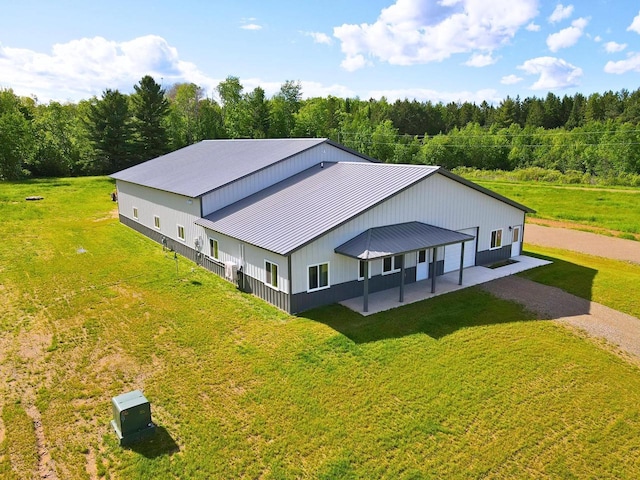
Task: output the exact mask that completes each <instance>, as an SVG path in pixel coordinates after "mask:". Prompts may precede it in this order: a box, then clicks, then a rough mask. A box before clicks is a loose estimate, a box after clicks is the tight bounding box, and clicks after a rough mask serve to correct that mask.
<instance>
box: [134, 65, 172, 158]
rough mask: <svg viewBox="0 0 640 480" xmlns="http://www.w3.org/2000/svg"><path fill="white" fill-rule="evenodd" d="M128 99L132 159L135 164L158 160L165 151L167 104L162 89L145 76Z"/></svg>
mask: <svg viewBox="0 0 640 480" xmlns="http://www.w3.org/2000/svg"><path fill="white" fill-rule="evenodd" d="M133 88H134V90H135V93H134V94H133V95H132V96H131V104H132V113H133V129H134V132H135V145H134V146H135V155H136V157H137V158H138V161H146V160H149V159H151V158H155V157H158V156H160V155H162V154H164V153H166V152H167V151H168V150H169V140H168V135H167V127H166V119H167V116H168V114H169V102H168V100H167V99H166V98H165V95H164V94H165V92H164V90H163V89H162V87H161V86H160V85H159V84H157V83H156V81H155V80H154V79H153V77H151V76H149V75H145V76H144V77H142V79H141V80H140V82H139V83H138V84H137V85H134V87H133Z"/></svg>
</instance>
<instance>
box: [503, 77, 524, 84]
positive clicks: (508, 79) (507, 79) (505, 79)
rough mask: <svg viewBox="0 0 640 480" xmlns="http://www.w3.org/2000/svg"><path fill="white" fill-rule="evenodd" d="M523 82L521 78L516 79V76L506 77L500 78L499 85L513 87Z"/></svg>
mask: <svg viewBox="0 0 640 480" xmlns="http://www.w3.org/2000/svg"><path fill="white" fill-rule="evenodd" d="M522 80H523V78H522V77H518V76H517V75H507V76H506V77H502V79H501V80H500V83H502V84H503V85H515V84H516V83H520V82H521V81H522Z"/></svg>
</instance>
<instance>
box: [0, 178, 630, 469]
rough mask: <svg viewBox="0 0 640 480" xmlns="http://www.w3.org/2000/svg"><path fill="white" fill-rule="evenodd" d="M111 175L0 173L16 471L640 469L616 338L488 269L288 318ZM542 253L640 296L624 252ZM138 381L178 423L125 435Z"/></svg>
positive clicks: (2, 316) (4, 345)
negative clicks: (118, 212)
mask: <svg viewBox="0 0 640 480" xmlns="http://www.w3.org/2000/svg"><path fill="white" fill-rule="evenodd" d="M514 188H515V187H514ZM112 189H113V184H112V183H111V182H110V181H109V180H107V179H105V178H83V179H62V180H49V181H30V182H24V183H9V184H6V183H3V184H0V218H2V221H3V231H4V232H6V233H5V236H4V238H3V242H2V244H0V378H1V379H2V382H0V412H1V416H0V418H1V421H0V478H7V479H23V478H34V477H39V476H44V475H45V474H46V472H47V471H50V470H51V469H55V472H56V473H57V477H58V478H60V479H66V478H72V479H82V478H91V479H95V478H109V479H137V478H145V479H146V478H148V479H156V478H203V479H204V478H207V479H208V478H222V479H226V478H265V479H289V478H290V479H294V478H313V479H316V478H319V479H335V478H345V479H355V478H394V479H396V478H398V479H419V478H470V477H471V478H477V477H487V478H504V479H511V478H541V477H552V478H628V479H634V478H640V462H639V461H638V452H640V369H639V368H638V367H637V366H636V365H633V364H630V363H628V362H627V361H625V360H623V359H621V358H620V357H618V356H616V355H614V354H613V353H611V352H609V351H608V350H607V349H603V348H601V346H599V345H598V344H597V343H596V342H592V341H590V340H588V339H585V338H582V337H580V336H578V335H575V334H573V333H572V332H571V331H569V330H567V329H565V328H564V327H561V326H558V325H556V324H554V323H553V322H549V321H544V320H534V319H533V318H532V317H531V315H530V314H529V313H527V312H526V311H524V310H523V309H522V308H521V307H520V306H518V305H516V304H513V303H510V302H505V301H501V300H497V299H495V298H493V297H492V296H490V295H489V294H488V293H486V292H484V291H482V290H480V289H476V288H472V289H467V290H463V291H460V292H457V293H455V294H450V295H445V296H441V297H437V298H435V299H432V300H430V301H426V302H421V303H417V304H412V305H408V306H405V307H403V308H400V309H396V310H392V311H389V312H386V313H381V314H378V315H372V316H370V317H366V318H365V317H361V316H359V315H358V314H355V313H353V312H351V311H348V310H346V309H344V308H342V307H339V306H330V307H326V308H323V309H319V310H314V311H311V312H308V313H307V314H304V315H301V316H300V317H293V316H289V315H287V314H285V313H283V312H281V311H278V310H277V309H275V308H274V307H272V306H270V305H268V304H266V303H264V302H262V301H261V300H258V299H256V298H254V297H251V296H248V295H245V294H241V293H239V292H238V291H237V290H236V289H235V288H233V286H232V285H231V284H230V283H228V282H226V281H224V280H222V279H220V278H218V277H216V276H215V275H213V274H211V273H209V272H207V271H205V270H203V269H201V268H199V267H197V266H195V265H194V264H192V263H190V262H188V261H186V260H185V259H183V258H179V259H178V261H177V263H176V261H175V260H174V258H173V257H172V256H171V255H168V254H166V253H164V252H163V251H162V248H161V247H160V246H159V245H157V244H155V243H153V242H152V241H150V240H149V239H146V238H145V237H142V236H141V235H139V234H137V233H136V232H134V231H132V230H130V229H128V228H126V227H124V226H122V225H120V224H119V223H118V221H117V218H116V216H115V214H114V213H115V210H114V209H115V204H113V203H112V202H111V201H110V198H109V193H110V192H111V191H112ZM514 192H516V193H517V191H516V190H514ZM503 193H507V192H504V191H503ZM28 195H41V196H43V197H44V200H42V201H39V202H26V201H25V200H24V198H25V197H26V196H28ZM515 198H516V200H520V201H522V202H523V203H527V204H529V203H528V202H526V201H525V199H524V198H518V197H515ZM530 206H531V207H533V208H539V209H540V206H539V205H535V204H531V205H530ZM541 211H542V209H541ZM537 253H538V254H542V255H548V256H551V257H553V258H557V259H559V260H561V261H560V262H556V264H555V265H554V266H553V267H551V268H548V267H542V268H541V269H540V270H539V272H538V274H539V280H540V281H544V282H547V283H552V284H558V285H559V286H561V287H566V288H569V287H570V286H572V287H573V288H574V289H575V293H576V294H579V295H586V296H594V297H596V299H599V301H602V302H605V303H611V304H612V306H613V304H616V305H618V307H617V308H625V307H624V305H623V303H624V298H623V297H626V298H638V288H640V287H638V284H639V283H640V282H634V281H633V280H632V277H629V278H631V280H630V281H629V282H628V283H616V282H617V280H616V279H615V278H613V277H614V272H615V270H616V268H618V266H619V265H618V263H617V262H608V261H604V260H603V261H602V262H600V261H598V262H592V261H591V260H590V259H589V258H588V257H584V256H577V257H576V256H572V255H573V254H567V253H566V252H559V251H545V250H540V251H537ZM629 268H630V269H631V270H630V271H629V272H628V273H629V275H632V276H633V275H636V276H638V275H640V273H639V271H640V267H635V266H630V267H629ZM545 269H546V270H545ZM625 275H626V274H625ZM633 278H636V277H633ZM578 279H581V280H580V282H581V283H579V284H577V285H576V282H577V280H578ZM585 279H587V280H585ZM616 302H617V303H616ZM629 308H632V307H629ZM135 388H140V389H142V390H143V391H144V393H145V394H146V395H147V397H148V398H149V399H150V401H151V402H152V413H153V418H154V420H155V421H156V422H157V423H158V424H159V432H158V434H157V435H156V438H155V439H154V441H152V442H150V443H146V444H141V445H139V446H136V447H134V448H132V449H121V448H120V447H119V446H118V445H117V441H116V438H115V434H114V433H113V432H112V431H111V429H110V426H109V420H110V415H111V411H110V408H111V407H110V400H111V397H112V396H114V395H117V394H119V393H122V392H126V391H129V390H132V389H135ZM34 418H37V419H38V420H39V421H40V422H41V425H42V428H34V423H33V419H34ZM39 425H40V424H38V426H39ZM38 445H43V446H44V447H46V450H47V451H48V454H49V455H50V457H51V461H49V459H48V457H47V456H46V455H44V456H43V455H39V454H38V452H40V454H42V453H43V452H44V450H43V449H42V448H38Z"/></svg>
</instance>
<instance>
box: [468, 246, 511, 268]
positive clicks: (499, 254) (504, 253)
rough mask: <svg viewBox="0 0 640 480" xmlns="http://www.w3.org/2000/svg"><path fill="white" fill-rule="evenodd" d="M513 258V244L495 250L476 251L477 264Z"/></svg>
mask: <svg viewBox="0 0 640 480" xmlns="http://www.w3.org/2000/svg"><path fill="white" fill-rule="evenodd" d="M508 258H511V244H509V245H505V246H504V247H501V248H495V249H493V250H484V251H482V252H478V253H476V265H480V266H482V265H491V264H492V263H496V262H499V261H501V260H507V259H508Z"/></svg>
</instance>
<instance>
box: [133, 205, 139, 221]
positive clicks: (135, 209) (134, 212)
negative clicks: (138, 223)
mask: <svg viewBox="0 0 640 480" xmlns="http://www.w3.org/2000/svg"><path fill="white" fill-rule="evenodd" d="M133 218H134V220H138V207H133Z"/></svg>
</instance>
